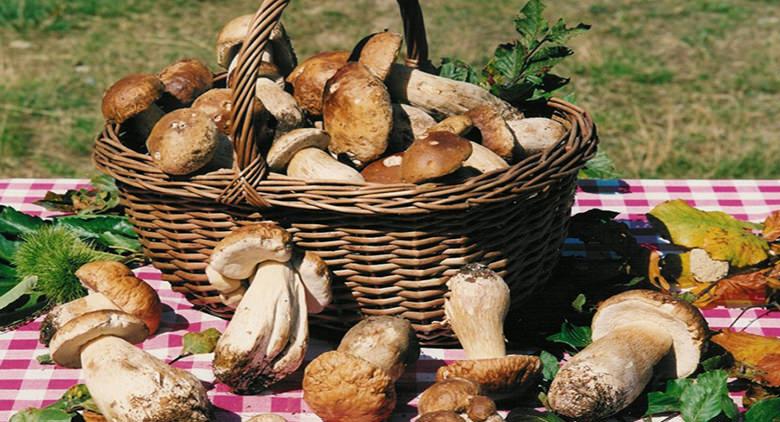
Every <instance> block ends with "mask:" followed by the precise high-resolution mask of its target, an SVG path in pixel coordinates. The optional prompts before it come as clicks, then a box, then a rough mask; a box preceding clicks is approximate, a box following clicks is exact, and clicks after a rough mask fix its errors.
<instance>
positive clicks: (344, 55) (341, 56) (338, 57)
mask: <svg viewBox="0 0 780 422" xmlns="http://www.w3.org/2000/svg"><path fill="white" fill-rule="evenodd" d="M348 59H349V52H348V51H327V52H323V53H319V54H315V55H314V56H311V57H309V58H308V59H306V60H304V61H303V62H301V63H300V64H299V65H298V66H297V67H296V68H295V69H293V71H292V72H290V74H289V75H288V76H287V82H289V83H290V85H292V87H293V96H294V97H295V99H296V101H298V104H300V106H301V108H302V109H303V110H305V111H306V112H307V113H309V115H310V116H321V115H322V97H323V95H324V93H325V84H326V83H327V82H328V79H330V78H331V77H333V75H335V74H336V71H338V70H339V69H341V68H342V67H343V66H344V65H345V64H347V61H348Z"/></svg>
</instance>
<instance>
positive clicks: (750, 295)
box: [691, 269, 780, 309]
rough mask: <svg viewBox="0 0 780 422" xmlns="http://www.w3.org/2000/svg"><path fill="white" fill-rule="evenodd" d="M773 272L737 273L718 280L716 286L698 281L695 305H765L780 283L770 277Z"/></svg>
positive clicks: (695, 287) (704, 307)
mask: <svg viewBox="0 0 780 422" xmlns="http://www.w3.org/2000/svg"><path fill="white" fill-rule="evenodd" d="M771 273H772V272H771V270H766V269H763V270H759V271H753V272H750V273H744V274H737V275H733V276H730V277H727V278H724V279H722V280H720V281H718V282H717V283H716V284H715V285H714V286H713V285H712V284H710V283H697V284H696V285H695V286H694V288H693V289H692V290H691V293H693V294H694V295H695V296H697V297H698V299H697V300H696V301H695V302H694V305H696V306H697V307H699V308H702V309H707V308H714V307H716V306H725V307H727V308H742V307H746V306H756V305H765V304H767V303H769V298H770V297H771V296H772V294H773V292H774V289H775V288H776V287H777V286H779V285H780V284H778V283H780V281H778V280H777V279H776V278H773V277H770V274H771Z"/></svg>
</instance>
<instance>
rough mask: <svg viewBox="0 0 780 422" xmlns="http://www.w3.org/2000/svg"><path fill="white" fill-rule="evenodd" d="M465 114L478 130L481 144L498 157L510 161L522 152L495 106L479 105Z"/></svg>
mask: <svg viewBox="0 0 780 422" xmlns="http://www.w3.org/2000/svg"><path fill="white" fill-rule="evenodd" d="M466 115H467V116H469V117H471V121H472V122H473V123H474V127H476V128H477V129H478V130H479V133H480V135H481V136H482V145H484V146H485V147H486V148H488V149H489V150H491V151H493V152H494V153H496V154H497V155H498V156H499V157H501V158H503V159H504V160H506V161H508V162H511V161H512V160H514V159H515V158H517V157H518V156H519V154H520V153H521V152H522V151H521V148H520V146H519V145H518V144H517V141H516V140H515V136H514V135H513V134H512V131H511V130H509V126H507V124H506V121H505V120H504V118H503V117H501V112H500V111H499V110H498V109H496V108H495V107H491V106H488V105H483V106H479V107H476V108H472V109H471V110H469V111H468V112H467V113H466Z"/></svg>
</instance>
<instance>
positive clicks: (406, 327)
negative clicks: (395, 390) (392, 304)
mask: <svg viewBox="0 0 780 422" xmlns="http://www.w3.org/2000/svg"><path fill="white" fill-rule="evenodd" d="M338 351H339V352H342V353H347V354H350V355H352V356H356V357H359V358H362V359H364V360H365V361H367V362H368V363H370V364H372V365H374V366H376V367H377V368H380V369H382V370H383V371H385V373H386V374H387V375H389V376H390V378H392V379H393V381H396V380H398V378H400V377H401V375H402V374H403V373H404V371H405V370H406V366H407V365H411V364H413V363H414V362H417V359H419V357H420V347H419V344H418V343H417V337H416V336H415V333H414V330H413V329H412V325H411V323H409V321H408V320H405V319H402V318H397V317H392V316H372V317H368V318H366V319H364V320H362V321H360V322H359V323H357V324H355V326H354V327H352V328H351V329H350V330H349V331H348V332H347V334H346V335H344V338H342V339H341V343H340V344H339V348H338Z"/></svg>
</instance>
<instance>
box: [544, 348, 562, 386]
mask: <svg viewBox="0 0 780 422" xmlns="http://www.w3.org/2000/svg"><path fill="white" fill-rule="evenodd" d="M539 359H540V360H541V361H542V377H543V379H544V380H545V381H552V380H553V378H555V375H557V374H558V369H560V365H559V363H558V358H556V357H555V355H553V354H552V353H550V352H548V351H546V350H542V353H540V354H539Z"/></svg>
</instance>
